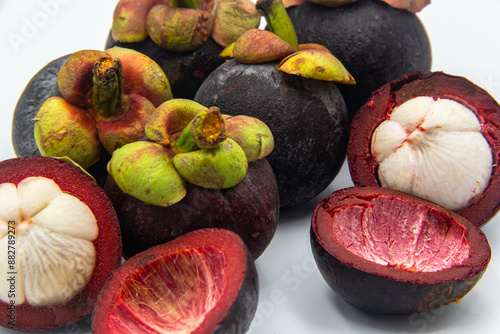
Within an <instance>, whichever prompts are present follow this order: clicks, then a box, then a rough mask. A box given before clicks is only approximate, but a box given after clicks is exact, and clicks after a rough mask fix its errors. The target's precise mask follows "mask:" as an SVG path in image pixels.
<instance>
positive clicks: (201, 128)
mask: <svg viewBox="0 0 500 334" xmlns="http://www.w3.org/2000/svg"><path fill="white" fill-rule="evenodd" d="M226 138H227V132H226V126H225V123H224V118H223V117H222V115H221V113H220V110H219V108H217V107H211V108H209V109H207V110H205V111H200V112H199V113H198V114H196V116H195V117H194V118H193V119H192V120H191V122H189V124H188V125H187V126H186V127H185V128H184V129H183V130H182V132H181V135H180V136H179V138H178V139H177V140H176V141H174V142H173V143H172V144H171V145H170V147H171V148H172V149H173V150H174V151H175V152H177V153H186V152H192V151H195V150H198V149H205V148H210V147H215V146H217V145H218V144H219V143H221V142H223V141H224V140H226Z"/></svg>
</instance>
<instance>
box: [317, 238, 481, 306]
mask: <svg viewBox="0 0 500 334" xmlns="http://www.w3.org/2000/svg"><path fill="white" fill-rule="evenodd" d="M311 248H312V252H313V255H314V259H315V261H316V263H317V265H318V268H319V271H320V272H321V275H322V276H323V278H324V279H325V281H326V282H327V284H328V286H329V287H330V288H331V289H332V290H333V291H335V293H336V294H338V295H339V296H340V297H341V298H342V299H343V300H345V301H346V302H347V303H349V304H351V305H353V306H355V307H357V308H358V309H360V310H362V311H365V312H368V313H374V314H391V315H404V314H412V313H418V312H427V311H431V310H433V309H436V308H439V307H441V306H443V305H447V304H450V303H453V302H455V301H456V300H457V298H462V297H463V296H465V294H467V293H468V292H469V291H470V287H471V286H475V285H476V283H477V282H478V281H479V280H480V279H481V277H482V276H483V274H484V271H483V272H482V273H481V274H480V275H476V276H473V277H470V278H468V279H466V280H463V281H460V282H456V281H455V282H442V283H439V284H414V283H407V282H398V281H389V280H388V279H387V278H385V277H381V276H377V275H373V274H370V273H367V272H364V271H361V270H358V269H356V268H353V267H350V266H347V265H346V264H344V263H342V262H341V261H339V260H338V259H337V258H335V257H333V256H332V255H330V254H329V253H328V252H327V251H326V250H325V249H324V248H323V247H322V246H321V245H320V244H319V243H318V241H317V240H316V238H315V235H314V232H313V231H311ZM353 291H355V293H351V292H353ZM360 296H362V297H361V298H360ZM402 305H404V307H402Z"/></svg>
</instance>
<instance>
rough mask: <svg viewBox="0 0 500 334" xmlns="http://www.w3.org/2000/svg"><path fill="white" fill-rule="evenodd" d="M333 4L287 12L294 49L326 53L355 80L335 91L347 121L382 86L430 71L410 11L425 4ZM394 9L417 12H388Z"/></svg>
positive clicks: (426, 48) (427, 50) (423, 36)
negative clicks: (314, 47) (302, 46)
mask: <svg viewBox="0 0 500 334" xmlns="http://www.w3.org/2000/svg"><path fill="white" fill-rule="evenodd" d="M338 2H339V1H336V0H330V1H329V0H325V1H305V2H303V3H301V4H299V5H298V6H291V7H289V8H288V9H287V10H288V14H289V16H290V19H291V21H292V22H293V25H294V27H295V31H296V33H297V38H298V41H299V43H317V44H321V45H323V46H325V47H327V48H328V49H329V50H330V51H331V52H332V53H333V54H334V55H335V56H336V57H337V58H338V59H339V60H340V61H341V62H342V63H343V64H344V66H345V67H346V68H347V70H348V71H349V72H350V73H351V74H352V75H353V77H354V78H355V79H356V85H355V86H347V85H341V86H339V89H340V92H341V93H342V96H343V97H344V100H345V103H346V105H347V109H348V111H349V116H350V118H351V119H352V117H353V116H354V114H355V113H356V111H357V110H358V109H359V108H360V107H361V106H362V105H363V103H364V102H365V101H366V100H367V99H368V97H369V96H370V94H371V93H372V92H373V91H374V90H376V89H378V88H379V87H380V86H382V85H383V84H385V83H387V82H389V81H392V80H395V79H398V78H400V77H402V76H403V75H405V74H408V73H412V72H416V71H422V72H428V71H430V69H431V62H432V53H431V46H430V42H429V38H428V36H427V33H426V31H425V27H424V26H423V24H422V22H421V21H420V20H419V18H418V16H417V15H416V14H415V13H413V12H412V11H410V10H413V11H417V10H420V9H421V8H422V7H423V6H424V5H425V2H424V4H420V3H419V2H418V1H380V0H359V1H347V2H349V3H348V4H344V5H341V6H330V5H329V4H330V3H333V4H335V3H338ZM340 2H341V3H342V2H343V3H345V2H346V1H340ZM386 2H388V3H391V4H392V5H389V4H388V3H386ZM394 3H396V4H394ZM397 3H404V4H410V5H416V4H417V3H419V6H418V7H408V9H402V8H396V7H393V5H394V6H395V5H398V4H397Z"/></svg>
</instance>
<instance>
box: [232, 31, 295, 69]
mask: <svg viewBox="0 0 500 334" xmlns="http://www.w3.org/2000/svg"><path fill="white" fill-rule="evenodd" d="M294 52H295V49H294V48H293V47H292V46H291V45H290V44H288V43H287V42H285V41H284V40H283V39H282V38H281V37H279V36H278V35H276V34H275V33H272V32H270V31H267V30H263V29H251V30H248V31H246V32H245V33H244V34H243V35H241V37H240V38H238V40H237V41H236V42H235V44H234V48H233V51H232V53H233V56H234V59H236V60H237V61H239V62H240V63H245V64H257V63H265V62H269V61H273V60H278V59H283V57H286V56H288V55H290V54H292V53H294Z"/></svg>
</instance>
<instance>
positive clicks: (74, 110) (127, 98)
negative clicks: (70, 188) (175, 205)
mask: <svg viewBox="0 0 500 334" xmlns="http://www.w3.org/2000/svg"><path fill="white" fill-rule="evenodd" d="M171 98H172V93H171V91H170V85H169V82H168V79H167V77H166V76H165V74H164V72H163V71H162V69H161V68H160V67H159V66H158V65H157V64H156V63H155V62H154V61H153V60H151V59H150V58H149V57H147V56H145V55H143V54H141V53H139V52H137V51H134V50H130V49H124V48H119V47H116V48H112V49H109V50H107V51H96V50H82V51H77V52H75V53H73V54H71V55H67V56H63V57H60V58H58V59H56V60H54V61H52V62H50V63H49V64H47V65H46V66H45V67H44V68H42V69H41V70H40V71H39V72H38V73H37V74H36V75H35V76H34V77H33V78H32V79H31V80H30V82H29V83H28V85H27V86H26V88H25V90H24V91H23V93H22V95H21V97H20V98H19V101H18V103H17V105H16V108H15V110H14V117H13V124H12V141H13V145H14V150H15V153H16V155H17V156H18V157H27V156H39V155H43V156H52V157H68V158H70V159H71V160H73V161H74V162H75V163H77V164H78V165H80V166H82V167H83V168H85V169H87V170H88V171H89V172H90V173H91V174H92V175H93V176H94V177H95V178H96V180H97V181H98V182H99V183H100V184H103V183H104V180H105V178H106V176H107V173H106V163H107V161H108V160H109V154H111V153H112V152H113V150H115V149H116V148H118V147H120V146H122V145H123V144H125V143H127V142H131V141H135V140H137V139H139V138H141V137H143V136H144V126H145V123H146V121H147V120H148V118H149V115H150V114H151V112H152V111H153V110H154V109H155V108H156V107H157V106H159V105H160V104H161V103H163V102H164V101H166V100H168V99H171Z"/></svg>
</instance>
